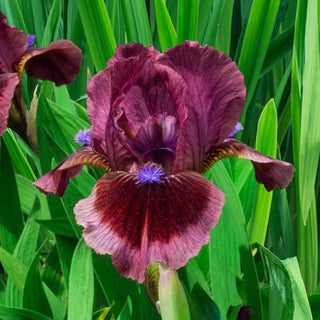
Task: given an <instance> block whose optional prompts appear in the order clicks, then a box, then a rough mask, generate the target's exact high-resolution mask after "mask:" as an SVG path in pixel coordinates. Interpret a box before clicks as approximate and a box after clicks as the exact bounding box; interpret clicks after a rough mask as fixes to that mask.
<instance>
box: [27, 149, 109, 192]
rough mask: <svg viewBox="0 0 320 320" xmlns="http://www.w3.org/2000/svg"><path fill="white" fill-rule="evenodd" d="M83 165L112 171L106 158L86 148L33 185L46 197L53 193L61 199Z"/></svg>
mask: <svg viewBox="0 0 320 320" xmlns="http://www.w3.org/2000/svg"><path fill="white" fill-rule="evenodd" d="M83 165H90V166H94V167H98V168H101V169H103V170H105V171H110V168H109V165H108V161H107V160H106V159H105V158H103V157H101V156H100V155H98V154H97V153H95V152H94V151H93V150H92V149H91V147H89V146H84V147H82V148H80V149H78V150H77V151H75V152H74V153H72V154H71V155H70V156H69V157H68V158H67V159H65V160H64V161H63V162H62V163H60V164H59V165H58V166H57V167H56V168H54V169H53V170H51V171H50V172H48V173H47V174H46V175H44V176H42V177H41V178H40V179H38V180H37V181H35V182H34V183H33V185H35V186H36V187H37V188H38V189H39V190H40V191H41V192H43V193H44V194H46V195H48V194H49V193H50V192H52V193H54V194H55V195H56V196H58V197H61V196H62V195H63V194H64V192H65V190H66V188H67V186H68V183H69V180H70V179H71V178H73V177H75V176H77V175H78V174H79V173H80V172H81V170H82V166H83Z"/></svg>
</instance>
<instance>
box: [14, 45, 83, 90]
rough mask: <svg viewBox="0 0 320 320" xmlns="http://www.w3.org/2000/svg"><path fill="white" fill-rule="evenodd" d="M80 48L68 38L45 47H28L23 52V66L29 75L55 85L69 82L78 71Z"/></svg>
mask: <svg viewBox="0 0 320 320" xmlns="http://www.w3.org/2000/svg"><path fill="white" fill-rule="evenodd" d="M81 61H82V54H81V50H80V49H79V48H78V47H77V46H76V45H74V44H73V43H72V42H71V41H69V40H58V41H55V42H52V43H50V44H49V45H48V46H47V47H46V48H33V47H30V48H28V49H27V51H26V52H25V54H24V56H23V59H22V61H21V64H20V66H19V71H20V72H21V71H22V69H23V67H24V68H25V70H26V73H27V74H28V75H29V76H32V77H34V78H37V79H41V80H50V81H53V82H54V83H55V84H56V85H57V86H61V85H63V84H69V83H71V82H72V81H73V80H74V79H75V78H76V76H77V74H78V73H79V72H80V67H81Z"/></svg>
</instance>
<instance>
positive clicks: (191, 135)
mask: <svg viewBox="0 0 320 320" xmlns="http://www.w3.org/2000/svg"><path fill="white" fill-rule="evenodd" d="M158 61H159V63H161V64H165V65H167V66H169V67H170V68H172V69H173V70H174V71H175V72H177V73H178V74H180V75H181V76H182V78H183V80H184V81H185V83H186V87H187V93H188V94H187V99H186V104H187V107H188V117H187V119H186V121H185V123H184V126H185V128H186V130H185V133H184V140H185V143H184V144H183V145H181V146H180V144H179V145H178V146H179V148H178V149H177V153H178V154H179V153H181V154H182V155H181V158H182V159H184V163H181V164H180V166H182V169H188V170H194V171H200V170H201V165H202V163H203V161H204V156H205V154H206V153H207V152H208V151H209V150H210V149H211V148H212V147H213V146H215V145H217V144H220V143H222V142H223V141H224V139H225V138H226V137H227V136H228V135H229V134H230V132H232V130H233V129H234V128H235V126H236V124H237V122H238V121H239V118H240V114H241V111H242V108H243V105H244V101H245V94H246V88H245V86H244V79H243V75H242V73H241V72H240V71H239V69H238V68H237V66H236V64H235V63H234V62H233V61H232V60H231V59H230V58H229V57H228V56H227V55H225V54H224V53H223V52H218V51H217V50H214V49H213V48H211V47H209V46H204V47H201V46H200V44H199V43H198V42H194V41H186V42H184V43H183V44H181V45H177V46H175V47H173V48H171V49H168V50H167V51H166V52H165V53H164V54H163V55H162V56H161V57H159V58H158ZM178 156H179V155H178Z"/></svg>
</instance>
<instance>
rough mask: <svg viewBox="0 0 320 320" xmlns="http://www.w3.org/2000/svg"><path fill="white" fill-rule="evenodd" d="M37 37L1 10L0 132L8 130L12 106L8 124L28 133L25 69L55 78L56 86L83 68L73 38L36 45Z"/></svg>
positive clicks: (34, 74)
mask: <svg viewBox="0 0 320 320" xmlns="http://www.w3.org/2000/svg"><path fill="white" fill-rule="evenodd" d="M34 40H35V36H27V35H26V34H25V33H24V32H23V31H22V30H18V29H17V28H16V27H14V26H10V25H7V18H6V17H5V16H4V15H3V14H2V13H1V12H0V48H1V49H0V136H1V135H2V134H3V133H4V132H5V131H6V128H7V121H8V117H9V110H10V118H9V126H10V127H11V128H13V129H15V130H16V131H17V132H19V133H20V134H21V135H22V136H24V135H25V131H26V116H25V112H26V110H25V108H24V103H23V97H22V87H21V78H22V72H23V69H24V70H25V71H26V73H27V74H28V75H29V76H32V77H35V78H38V79H41V80H50V81H53V82H54V83H55V84H56V85H57V86H61V85H63V84H67V83H71V82H72V81H73V80H74V79H75V77H76V75H77V74H78V73H79V71H80V67H81V61H82V54H81V50H80V49H79V48H78V47H77V46H75V45H74V44H73V43H72V42H71V41H68V40H58V41H55V42H52V43H50V44H49V45H48V46H47V47H46V48H35V47H32V44H33V41H34ZM10 108H11V109H10Z"/></svg>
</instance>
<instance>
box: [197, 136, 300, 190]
mask: <svg viewBox="0 0 320 320" xmlns="http://www.w3.org/2000/svg"><path fill="white" fill-rule="evenodd" d="M223 158H241V159H249V160H251V162H252V164H253V167H254V171H255V175H256V179H257V181H258V182H259V183H262V184H264V186H265V188H266V189H267V190H268V191H271V190H273V189H274V188H275V187H276V186H278V187H279V188H280V189H284V188H286V187H287V186H288V184H289V183H290V181H291V180H292V179H293V176H294V171H295V169H294V167H293V165H292V164H291V163H288V162H285V161H280V160H276V159H273V158H271V157H267V156H265V155H264V154H262V153H260V152H258V151H256V150H254V149H252V148H250V147H248V146H247V145H245V144H244V143H242V142H240V141H239V140H237V139H232V138H230V139H226V140H225V141H224V142H223V143H222V144H220V145H219V146H217V147H214V148H212V149H211V150H210V152H209V154H208V155H207V158H206V160H205V161H204V164H203V172H205V171H207V170H208V169H209V168H210V167H211V166H212V165H213V164H214V163H216V162H217V161H219V160H221V159H223Z"/></svg>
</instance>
